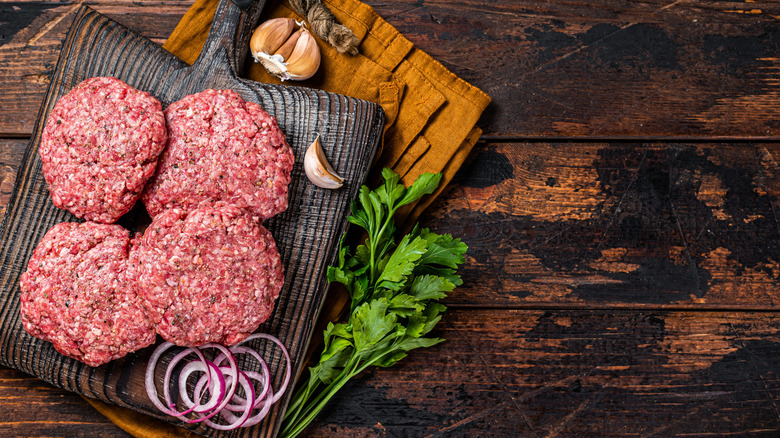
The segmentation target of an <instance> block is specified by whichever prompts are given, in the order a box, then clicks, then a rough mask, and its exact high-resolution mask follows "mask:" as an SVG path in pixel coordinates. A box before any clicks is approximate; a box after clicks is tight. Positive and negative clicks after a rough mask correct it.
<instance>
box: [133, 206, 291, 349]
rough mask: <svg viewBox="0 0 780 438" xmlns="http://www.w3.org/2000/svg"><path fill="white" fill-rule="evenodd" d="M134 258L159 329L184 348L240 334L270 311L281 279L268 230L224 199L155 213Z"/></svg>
mask: <svg viewBox="0 0 780 438" xmlns="http://www.w3.org/2000/svg"><path fill="white" fill-rule="evenodd" d="M132 260H133V263H134V264H136V265H137V269H138V273H139V274H138V283H139V286H138V291H139V292H138V293H139V296H140V297H141V298H142V301H143V303H144V306H145V307H146V308H147V310H148V312H149V315H150V317H151V318H152V320H153V321H154V323H155V326H156V329H157V333H159V334H160V335H161V336H162V337H163V338H165V339H166V340H168V341H170V342H172V343H174V344H177V345H181V346H196V345H202V344H204V343H208V342H218V343H221V344H224V345H231V344H234V343H236V342H239V341H241V340H243V339H244V338H246V337H247V336H249V335H250V334H251V333H252V332H253V331H255V330H256V329H257V327H258V326H259V325H260V323H262V322H263V321H265V320H266V319H267V318H268V317H269V316H270V314H271V311H272V310H273V307H274V300H275V299H276V298H277V297H278V296H279V292H280V290H281V287H282V283H283V282H284V273H283V270H282V263H281V260H280V258H279V253H278V251H277V248H276V243H275V242H274V239H273V237H272V236H271V233H270V232H268V230H266V229H265V228H264V227H263V226H262V225H260V224H258V223H257V222H256V221H255V220H254V219H253V218H252V217H251V216H250V215H249V214H248V213H246V212H245V211H243V210H241V209H239V208H237V207H235V206H232V205H224V204H221V203H219V204H217V205H215V206H213V207H200V208H198V209H195V210H193V211H191V212H189V213H187V212H185V211H184V210H180V209H171V210H167V211H165V212H163V213H160V214H158V215H157V216H156V217H155V218H154V220H153V221H152V224H151V225H150V226H149V227H148V228H147V229H146V231H145V232H144V235H143V237H142V238H141V241H140V244H139V246H138V249H137V251H135V252H134V253H133V256H132Z"/></svg>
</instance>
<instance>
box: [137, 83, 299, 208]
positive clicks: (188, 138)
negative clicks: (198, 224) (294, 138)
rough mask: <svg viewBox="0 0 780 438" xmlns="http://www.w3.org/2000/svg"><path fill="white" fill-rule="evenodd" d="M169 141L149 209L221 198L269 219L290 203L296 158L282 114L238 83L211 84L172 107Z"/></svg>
mask: <svg viewBox="0 0 780 438" xmlns="http://www.w3.org/2000/svg"><path fill="white" fill-rule="evenodd" d="M165 118H166V121H167V123H168V145H167V147H166V149H165V152H164V153H163V155H162V157H161V158H160V163H159V166H158V168H157V172H156V174H155V175H154V177H153V178H152V180H151V182H150V183H149V185H147V187H146V190H145V191H144V194H143V195H142V198H141V199H142V200H143V202H144V204H145V205H146V210H147V211H148V212H149V215H150V216H152V217H154V216H157V215H158V214H160V213H161V212H162V211H164V210H167V209H169V208H173V207H177V208H181V209H184V210H187V211H190V210H192V209H194V208H196V207H197V206H199V205H214V203H216V202H219V201H224V202H225V203H228V204H233V205H235V206H237V207H240V208H244V209H247V210H248V211H250V212H251V213H252V214H253V215H255V216H256V217H258V218H259V219H261V220H263V219H267V218H269V217H271V216H274V215H276V214H277V213H280V212H282V211H284V210H286V209H287V185H288V184H289V183H290V172H291V171H292V167H293V162H294V157H293V154H292V149H291V148H290V146H289V145H288V144H287V142H286V140H285V137H284V133H282V131H281V130H280V129H279V127H278V126H277V124H276V120H275V119H274V118H273V117H271V116H270V115H268V113H266V112H265V111H263V109H262V108H261V107H260V105H258V104H256V103H253V102H244V100H243V99H241V97H240V96H239V95H238V94H236V93H235V92H233V91H231V90H206V91H203V92H200V93H197V94H192V95H189V96H187V97H185V98H183V99H182V100H180V101H177V102H174V103H173V104H171V105H170V106H169V107H168V108H167V109H166V110H165Z"/></svg>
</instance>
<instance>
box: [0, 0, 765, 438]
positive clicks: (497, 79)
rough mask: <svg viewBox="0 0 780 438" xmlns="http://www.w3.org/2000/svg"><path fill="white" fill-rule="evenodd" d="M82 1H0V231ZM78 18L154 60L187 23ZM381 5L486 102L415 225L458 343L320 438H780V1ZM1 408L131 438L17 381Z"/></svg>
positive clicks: (51, 425)
mask: <svg viewBox="0 0 780 438" xmlns="http://www.w3.org/2000/svg"><path fill="white" fill-rule="evenodd" d="M81 3H82V2H80V1H79V2H72V1H65V2H56V3H54V2H38V1H24V0H20V1H15V2H2V3H0V108H2V111H1V112H0V213H2V212H3V211H4V207H5V205H7V203H8V200H9V196H10V194H11V192H12V190H13V186H14V179H15V175H16V169H17V168H18V165H19V163H20V161H21V157H22V154H23V151H24V149H25V147H26V145H27V142H28V137H29V136H30V133H31V130H32V125H33V123H34V121H35V118H36V113H37V111H38V108H39V106H40V103H41V101H42V99H43V96H44V94H45V91H46V87H47V84H48V81H49V79H50V73H51V71H52V70H53V68H54V65H55V63H56V60H57V55H58V52H59V50H60V48H61V46H62V43H63V39H64V37H65V33H66V31H67V29H68V26H69V24H70V21H71V20H72V18H73V15H74V13H75V11H76V10H77V9H78V7H79V6H80V4H81ZM89 3H90V4H92V5H93V7H94V8H95V9H97V10H98V11H100V12H102V13H104V14H106V15H108V16H109V17H111V18H114V19H116V20H117V21H119V22H121V23H123V24H125V25H127V26H128V27H130V28H131V29H132V30H135V31H137V32H139V33H141V34H142V35H145V36H147V37H149V38H151V39H152V40H154V41H157V42H160V43H162V42H164V41H165V39H166V37H167V36H168V35H169V34H170V32H171V30H172V29H173V28H174V27H175V25H176V23H177V22H178V20H179V19H180V18H181V16H182V15H183V14H184V12H185V11H186V9H187V7H188V6H189V4H190V2H189V1H183V2H177V1H164V0H163V1H148V2H146V1H143V2H138V1H130V0H122V1H113V0H112V1H108V0H101V1H96V2H89ZM368 3H369V4H371V5H372V6H374V7H375V8H376V10H377V11H378V12H379V13H380V15H382V16H383V17H385V18H386V19H387V20H388V21H389V22H390V23H391V24H393V25H394V26H396V27H397V28H398V29H399V30H400V31H401V32H402V33H404V34H405V35H406V36H407V37H408V38H409V39H410V40H412V41H413V42H414V43H415V44H416V45H418V46H419V47H420V48H422V49H423V50H425V51H426V52H428V53H429V54H431V55H432V56H433V57H434V58H436V59H438V60H439V61H441V62H442V63H443V64H444V65H445V66H447V67H448V68H449V69H450V70H452V71H453V72H454V73H456V74H457V75H459V76H460V77H462V78H464V79H465V80H467V81H468V82H470V83H472V84H474V85H476V86H478V87H480V88H481V89H482V90H484V91H485V92H487V93H488V94H489V95H490V96H491V97H492V98H493V103H492V104H491V106H490V107H489V108H488V110H487V112H486V113H485V115H484V116H483V118H482V120H481V121H480V123H479V125H480V127H482V128H483V130H484V136H483V139H482V140H481V141H480V143H479V144H478V145H477V147H476V148H475V150H474V151H473V153H472V154H471V156H470V158H469V161H468V163H467V165H466V166H465V167H464V168H463V169H462V170H461V172H460V173H459V174H458V176H457V178H456V180H455V181H454V182H453V184H452V185H451V186H450V187H449V189H448V190H447V191H446V192H445V194H444V196H442V197H441V199H440V200H438V201H437V202H436V203H435V204H434V205H433V206H432V207H431V208H430V210H429V211H428V213H427V214H426V215H425V216H424V217H423V218H422V221H423V222H424V224H425V225H426V226H429V227H431V228H433V229H435V230H437V231H439V232H450V233H453V234H454V235H456V236H459V237H461V238H462V239H463V240H464V241H466V242H467V243H468V244H469V246H470V248H471V249H470V251H469V255H468V258H467V263H466V265H465V267H464V268H463V270H462V272H463V276H464V280H465V284H464V285H463V286H462V287H460V288H459V289H458V290H457V291H456V292H455V293H454V294H452V296H451V297H450V298H448V299H447V304H448V306H449V309H450V310H449V312H448V313H447V315H446V317H445V319H444V320H443V322H442V323H441V324H440V327H441V328H440V330H439V335H440V336H442V337H444V338H446V339H447V342H445V343H443V344H440V345H439V346H436V347H434V348H430V349H427V350H426V351H417V352H414V353H413V354H411V355H410V356H409V357H408V358H407V359H405V360H404V361H402V362H401V363H399V364H398V365H396V366H394V367H392V368H389V369H378V370H373V371H370V372H368V373H366V374H365V375H363V376H362V377H361V378H359V379H357V380H356V381H354V382H352V383H351V384H350V385H348V387H346V388H345V389H344V390H343V391H342V392H341V394H340V395H339V396H338V397H337V399H336V400H335V401H334V403H333V404H332V405H331V406H330V407H329V408H328V409H327V410H326V411H325V412H324V413H323V414H322V416H321V417H320V419H319V420H318V421H317V422H316V423H315V424H314V425H313V426H312V428H311V429H310V430H309V432H310V434H311V435H312V436H334V437H335V436H364V435H379V436H425V435H435V436H477V435H482V436H518V435H520V436H542V435H544V436H556V435H563V436H571V435H586V436H604V435H641V436H670V435H684V434H693V435H697V436H698V435H709V434H733V435H750V436H778V434H780V314H779V313H778V310H779V309H780V283H779V282H778V277H780V164H779V163H780V122H779V121H778V120H780V58H778V54H780V21H778V20H779V19H780V2H755V3H754V2H753V1H746V2H744V3H743V2H724V1H703V0H690V1H680V0H677V1H649V2H644V1H643V2H624V1H616V0H597V1H546V2H537V1H523V2H521V1H504V2H490V3H491V4H490V5H487V4H486V3H487V2H479V1H469V0H462V1H456V2H422V1H418V0H403V1H392V2H381V1H372V0H369V1H368ZM0 348H2V345H1V344H0ZM0 412H1V413H2V415H0V436H126V434H125V433H124V432H123V431H122V430H121V429H119V428H117V427H116V426H114V425H113V424H112V423H111V422H109V421H108V420H106V419H105V418H104V417H102V416H101V415H100V414H98V413H97V412H96V411H94V410H93V409H92V408H91V407H90V406H89V405H88V404H87V403H86V402H85V401H84V400H82V399H81V398H80V397H79V396H77V395H75V394H72V393H68V392H65V391H62V390H59V389H55V388H53V387H51V386H50V385H48V384H45V383H42V382H41V381H39V380H37V379H35V378H32V377H30V376H27V375H24V374H22V373H20V372H18V371H15V370H12V369H8V368H0Z"/></svg>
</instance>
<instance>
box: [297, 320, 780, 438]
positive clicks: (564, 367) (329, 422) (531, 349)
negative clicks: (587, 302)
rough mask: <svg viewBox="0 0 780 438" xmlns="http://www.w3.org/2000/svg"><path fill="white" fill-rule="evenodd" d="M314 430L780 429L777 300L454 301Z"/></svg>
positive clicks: (641, 432)
mask: <svg viewBox="0 0 780 438" xmlns="http://www.w3.org/2000/svg"><path fill="white" fill-rule="evenodd" d="M439 327H440V328H438V329H437V335H439V336H441V337H443V338H445V339H446V342H444V343H442V344H440V345H437V346H436V347H433V348H430V349H426V350H420V351H416V352H413V353H412V354H410V355H409V357H407V358H406V359H404V360H403V361H402V362H400V363H398V364H397V365H395V366H393V367H392V368H388V369H374V370H373V371H371V372H370V373H368V374H366V375H363V376H362V377H361V378H358V379H357V380H356V381H353V382H352V383H350V384H349V385H348V386H347V387H345V390H344V391H342V392H341V393H340V394H339V395H337V396H336V400H335V401H334V403H333V404H332V405H331V406H330V407H328V408H327V409H326V411H325V412H324V413H323V415H322V416H321V417H320V419H319V420H318V421H317V422H316V424H315V426H314V428H312V429H310V430H309V431H308V433H307V436H312V437H314V436H323V437H343V436H386V437H393V436H447V437H473V436H506V437H509V436H523V437H544V436H618V437H620V436H685V435H687V434H691V435H695V436H707V435H709V434H712V435H718V436H724V435H733V436H766V437H769V436H776V434H777V433H778V431H780V421H778V406H777V403H778V398H779V397H780V375H778V373H777V365H776V363H777V356H778V355H780V336H779V334H778V332H779V331H780V319H778V315H777V314H776V313H760V312H757V313H751V314H745V313H729V312H715V313H709V312H664V311H651V312H641V311H619V310H618V311H614V310H610V311H603V310H587V311H565V310H550V311H533V310H504V309H458V310H452V309H451V310H450V311H449V312H448V313H447V314H446V315H445V318H444V320H443V322H442V323H441V324H440V326H439Z"/></svg>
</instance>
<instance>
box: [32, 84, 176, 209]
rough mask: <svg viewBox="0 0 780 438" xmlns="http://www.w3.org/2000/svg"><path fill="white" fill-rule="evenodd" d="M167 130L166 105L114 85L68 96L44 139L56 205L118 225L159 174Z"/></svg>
mask: <svg viewBox="0 0 780 438" xmlns="http://www.w3.org/2000/svg"><path fill="white" fill-rule="evenodd" d="M166 139H167V131H166V128H165V116H164V114H163V111H162V106H161V105H160V102H159V101H158V100H157V99H155V98H154V97H152V96H151V95H150V94H148V93H145V92H142V91H139V90H136V89H134V88H132V87H130V86H129V85H127V84H125V83H124V82H122V81H120V80H119V79H116V78H110V77H94V78H90V79H87V80H86V81H84V82H82V83H80V84H79V85H77V86H76V87H74V88H73V89H72V90H70V92H68V93H67V94H66V95H64V96H62V98H60V100H58V101H57V103H56V104H55V106H54V109H53V110H52V112H51V114H50V115H49V118H48V119H47V121H46V126H45V127H44V130H43V134H42V136H41V144H40V148H39V151H40V155H41V161H42V162H43V176H44V178H45V179H46V182H47V183H48V185H49V191H50V192H51V197H52V200H53V201H54V205H56V206H57V207H59V208H63V209H67V210H69V211H70V212H71V213H73V214H74V215H76V216H78V217H80V218H84V219H87V220H90V221H97V222H102V223H113V222H115V221H116V220H117V219H119V217H120V216H122V215H123V214H125V213H127V212H128V211H129V210H130V208H132V206H133V204H135V202H136V201H137V200H138V197H139V196H140V195H141V192H142V190H143V188H144V185H145V183H146V181H148V179H149V178H150V177H151V176H152V175H153V174H154V170H155V167H156V165H157V158H158V157H159V155H160V153H161V152H162V150H163V148H164V147H165V142H166Z"/></svg>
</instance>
